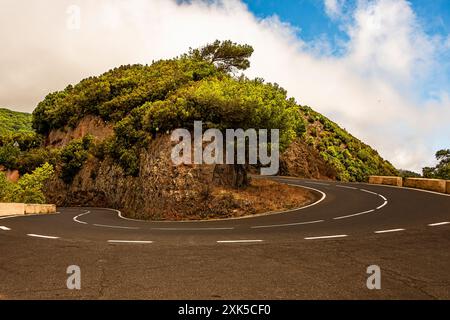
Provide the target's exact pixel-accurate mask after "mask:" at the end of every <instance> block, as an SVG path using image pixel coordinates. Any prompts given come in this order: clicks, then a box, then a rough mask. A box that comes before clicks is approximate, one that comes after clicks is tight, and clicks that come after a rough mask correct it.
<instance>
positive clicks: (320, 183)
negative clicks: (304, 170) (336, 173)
mask: <svg viewBox="0 0 450 320" xmlns="http://www.w3.org/2000/svg"><path fill="white" fill-rule="evenodd" d="M303 182H304V183H309V184H317V185H319V186H329V185H330V184H329V183H322V182H310V181H302V183H303Z"/></svg>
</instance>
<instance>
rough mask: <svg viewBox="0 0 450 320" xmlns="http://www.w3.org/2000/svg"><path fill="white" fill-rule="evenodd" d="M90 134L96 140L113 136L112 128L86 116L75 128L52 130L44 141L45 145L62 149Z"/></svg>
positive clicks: (101, 120)
mask: <svg viewBox="0 0 450 320" xmlns="http://www.w3.org/2000/svg"><path fill="white" fill-rule="evenodd" d="M87 134H90V135H92V136H93V137H94V139H96V140H104V139H105V138H108V137H110V136H112V135H113V134H114V130H113V126H112V125H111V124H109V123H106V122H105V121H104V120H103V119H101V118H100V117H96V116H91V115H88V116H86V117H84V118H83V119H82V120H80V122H78V124H77V125H76V126H75V128H71V127H64V128H63V129H58V130H52V131H50V133H49V135H48V136H47V139H46V145H47V146H52V147H63V146H65V145H67V144H68V143H69V142H70V141H72V140H73V139H79V138H83V137H84V136H85V135H87Z"/></svg>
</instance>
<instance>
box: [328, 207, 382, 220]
mask: <svg viewBox="0 0 450 320" xmlns="http://www.w3.org/2000/svg"><path fill="white" fill-rule="evenodd" d="M374 211H375V209H371V210H367V211H363V212H358V213H354V214H349V215H346V216H340V217H335V218H333V219H334V220H339V219H346V218H350V217H356V216H360V215H363V214H366V213H370V212H374Z"/></svg>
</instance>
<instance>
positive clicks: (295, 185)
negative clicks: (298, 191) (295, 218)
mask: <svg viewBox="0 0 450 320" xmlns="http://www.w3.org/2000/svg"><path fill="white" fill-rule="evenodd" d="M286 184H287V185H288V186H294V187H300V188H306V189H311V190H314V191H317V192H319V193H320V194H321V195H322V197H321V198H320V199H319V200H317V201H316V202H314V203H311V204H308V205H307V206H304V207H300V208H298V209H292V210H289V211H294V210H302V209H306V208H309V207H312V206H315V205H316V204H319V203H320V202H322V201H323V200H325V198H326V197H327V195H326V194H325V192H323V191H320V190H317V189H314V188H311V187H306V186H301V185H298V184H292V183H286Z"/></svg>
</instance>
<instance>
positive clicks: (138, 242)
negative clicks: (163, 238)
mask: <svg viewBox="0 0 450 320" xmlns="http://www.w3.org/2000/svg"><path fill="white" fill-rule="evenodd" d="M108 242H109V243H137V244H149V243H153V241H148V240H108Z"/></svg>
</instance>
